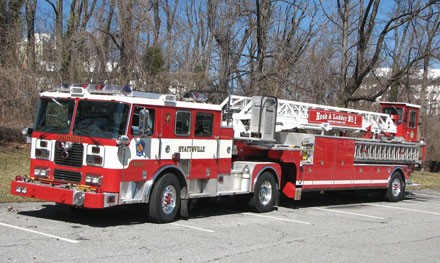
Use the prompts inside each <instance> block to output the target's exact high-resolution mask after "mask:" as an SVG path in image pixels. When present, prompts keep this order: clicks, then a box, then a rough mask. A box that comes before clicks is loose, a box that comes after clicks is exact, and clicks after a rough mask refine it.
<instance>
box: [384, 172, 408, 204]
mask: <svg viewBox="0 0 440 263" xmlns="http://www.w3.org/2000/svg"><path fill="white" fill-rule="evenodd" d="M404 196H405V182H404V181H403V179H402V175H401V174H400V173H399V172H394V173H393V174H392V175H391V178H390V182H389V183H388V189H387V190H386V192H385V200H387V201H389V202H398V201H400V200H403V198H404Z"/></svg>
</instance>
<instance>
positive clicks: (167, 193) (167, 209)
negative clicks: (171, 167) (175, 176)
mask: <svg viewBox="0 0 440 263" xmlns="http://www.w3.org/2000/svg"><path fill="white" fill-rule="evenodd" d="M176 199H177V194H176V188H174V186H172V185H168V186H167V187H165V188H164V189H163V192H162V210H163V212H164V213H165V214H167V215H169V214H171V213H172V212H173V211H174V208H175V207H176Z"/></svg>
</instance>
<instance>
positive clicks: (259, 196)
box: [249, 172, 278, 213]
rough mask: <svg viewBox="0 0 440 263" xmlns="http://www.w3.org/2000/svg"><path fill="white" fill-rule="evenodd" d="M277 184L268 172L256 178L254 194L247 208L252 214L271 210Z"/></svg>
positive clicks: (275, 197) (276, 191) (275, 196)
mask: <svg viewBox="0 0 440 263" xmlns="http://www.w3.org/2000/svg"><path fill="white" fill-rule="evenodd" d="M277 193H278V189H277V184H276V183H275V179H274V178H273V175H272V174H271V173H270V172H264V173H263V174H261V176H260V177H259V178H258V181H257V183H256V184H255V187H254V193H253V195H252V198H251V200H250V201H249V208H250V209H251V211H253V212H257V213H266V212H270V211H272V210H273V206H274V205H275V201H276V199H277Z"/></svg>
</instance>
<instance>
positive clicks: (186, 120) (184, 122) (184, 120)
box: [175, 111, 191, 136]
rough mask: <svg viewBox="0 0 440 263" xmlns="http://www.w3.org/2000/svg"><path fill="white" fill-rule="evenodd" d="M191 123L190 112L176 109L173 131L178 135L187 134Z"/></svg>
mask: <svg viewBox="0 0 440 263" xmlns="http://www.w3.org/2000/svg"><path fill="white" fill-rule="evenodd" d="M190 125H191V113H190V112H187V111H178V112H177V113H176V125H175V132H176V135H178V136H188V135H189V127H190Z"/></svg>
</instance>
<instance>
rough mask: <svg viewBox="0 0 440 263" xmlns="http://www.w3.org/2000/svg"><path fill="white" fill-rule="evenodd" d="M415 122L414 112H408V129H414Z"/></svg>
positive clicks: (415, 115)
mask: <svg viewBox="0 0 440 263" xmlns="http://www.w3.org/2000/svg"><path fill="white" fill-rule="evenodd" d="M416 121H417V112H416V111H410V112H409V122H408V127H409V128H415V127H416Z"/></svg>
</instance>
